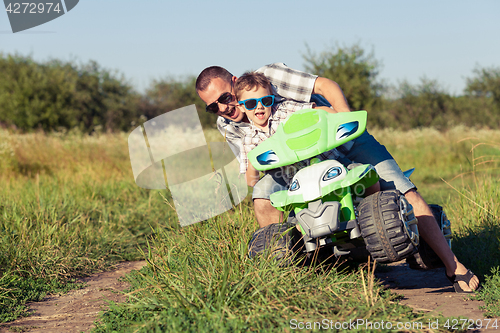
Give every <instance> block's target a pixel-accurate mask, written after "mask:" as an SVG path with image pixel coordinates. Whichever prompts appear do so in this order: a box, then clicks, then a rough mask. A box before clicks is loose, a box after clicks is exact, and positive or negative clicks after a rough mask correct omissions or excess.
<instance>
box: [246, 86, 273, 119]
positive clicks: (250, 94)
mask: <svg viewBox="0 0 500 333" xmlns="http://www.w3.org/2000/svg"><path fill="white" fill-rule="evenodd" d="M267 95H271V92H270V91H269V90H267V89H266V88H264V87H260V86H259V87H257V89H256V88H254V89H251V90H249V91H248V90H243V91H242V92H241V94H240V97H239V101H244V100H246V99H250V98H261V97H264V96H267ZM238 107H239V108H240V110H241V111H242V112H245V114H246V115H247V117H248V119H249V120H250V121H251V122H253V123H254V125H256V126H257V127H260V128H265V127H267V124H268V123H267V121H268V119H269V117H270V116H271V106H268V107H265V106H263V105H262V102H261V101H260V102H259V103H257V107H256V108H255V109H253V110H247V109H246V108H245V106H243V105H239V106H238Z"/></svg>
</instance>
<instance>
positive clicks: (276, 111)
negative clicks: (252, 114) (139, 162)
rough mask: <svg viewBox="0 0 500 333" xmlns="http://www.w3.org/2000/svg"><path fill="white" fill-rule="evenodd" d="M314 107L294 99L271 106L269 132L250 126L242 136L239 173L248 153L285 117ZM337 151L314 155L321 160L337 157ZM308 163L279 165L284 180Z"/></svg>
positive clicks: (245, 166) (242, 168)
mask: <svg viewBox="0 0 500 333" xmlns="http://www.w3.org/2000/svg"><path fill="white" fill-rule="evenodd" d="M313 107H314V103H298V102H294V101H284V102H281V103H279V104H278V105H276V104H275V105H274V106H273V108H272V113H271V116H270V117H269V121H268V129H269V132H264V131H263V130H261V129H259V128H257V127H255V126H251V129H250V131H248V132H247V133H246V135H245V136H244V137H243V150H242V152H241V154H240V173H246V171H247V168H248V153H249V152H250V151H251V150H252V149H254V148H255V147H257V146H258V145H259V144H260V143H261V142H263V141H265V140H266V139H267V138H269V137H271V135H273V134H274V133H276V130H277V129H278V125H279V124H281V123H284V122H286V119H288V117H289V116H290V115H291V114H292V113H294V112H295V111H298V110H302V109H311V108H313ZM339 155H340V154H339V153H338V152H337V150H336V149H332V150H329V151H327V152H324V153H322V154H320V155H318V156H316V157H318V158H319V159H320V160H321V161H324V160H327V159H336V158H338V157H339ZM308 165H309V160H304V161H299V162H297V163H294V164H293V165H289V166H284V167H281V170H282V175H283V178H284V179H285V181H287V182H289V181H290V180H291V179H292V178H293V176H294V175H295V173H296V172H297V170H299V169H302V168H304V167H306V166H308Z"/></svg>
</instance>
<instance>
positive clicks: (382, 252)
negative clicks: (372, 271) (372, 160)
mask: <svg viewBox="0 0 500 333" xmlns="http://www.w3.org/2000/svg"><path fill="white" fill-rule="evenodd" d="M358 213H359V219H358V221H359V227H360V229H361V236H362V237H363V239H364V241H365V244H366V249H367V250H368V252H370V255H371V256H372V258H373V259H375V260H377V261H378V262H381V263H382V262H395V261H400V260H402V259H404V258H406V257H408V256H410V255H412V254H413V253H415V252H416V251H417V249H418V229H417V225H416V218H415V215H414V214H413V207H412V206H411V205H410V204H409V203H408V201H406V199H405V197H404V196H403V195H402V194H401V193H400V192H399V191H397V190H390V191H381V192H377V193H375V194H372V195H370V196H369V197H366V198H365V199H363V201H361V203H360V204H359V206H358Z"/></svg>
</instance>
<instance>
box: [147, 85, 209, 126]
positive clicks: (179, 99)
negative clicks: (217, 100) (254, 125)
mask: <svg viewBox="0 0 500 333" xmlns="http://www.w3.org/2000/svg"><path fill="white" fill-rule="evenodd" d="M195 82H196V77H195V76H187V77H184V78H181V79H175V78H173V77H167V78H165V79H162V80H159V81H156V80H155V81H153V83H152V84H151V87H150V88H149V89H147V91H146V94H145V96H144V97H143V99H142V101H141V104H140V105H141V107H140V109H141V113H142V114H144V115H145V116H146V118H147V119H152V118H154V117H156V116H158V115H160V114H163V113H165V112H168V111H173V110H176V109H178V108H181V107H184V106H187V105H191V104H195V105H196V109H197V111H198V116H199V118H200V121H201V124H202V126H203V127H208V128H215V124H216V120H217V116H215V115H212V114H209V113H207V112H205V103H204V102H203V101H202V100H201V98H200V97H199V96H198V94H197V93H196V87H195Z"/></svg>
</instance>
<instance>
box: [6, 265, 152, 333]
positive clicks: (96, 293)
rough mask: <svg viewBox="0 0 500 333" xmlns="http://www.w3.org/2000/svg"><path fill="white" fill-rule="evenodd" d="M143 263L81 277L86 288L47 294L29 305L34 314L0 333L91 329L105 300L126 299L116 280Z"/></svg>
mask: <svg viewBox="0 0 500 333" xmlns="http://www.w3.org/2000/svg"><path fill="white" fill-rule="evenodd" d="M145 264H146V262H145V261H132V262H125V263H121V264H118V265H117V268H116V269H115V270H113V271H110V272H103V273H99V274H96V275H93V276H91V277H88V278H84V279H82V281H84V282H87V287H86V288H84V289H79V290H74V291H71V292H69V293H67V294H65V295H60V296H59V295H50V296H47V297H45V299H44V300H43V301H42V302H36V303H31V304H29V308H30V310H31V311H32V312H34V313H33V314H32V315H31V316H29V317H24V318H21V319H18V320H16V321H13V322H10V323H6V324H2V325H0V332H2V333H3V332H5V333H7V332H9V333H11V332H44V333H52V332H53V333H71V332H82V331H85V332H87V331H89V330H90V329H91V328H92V327H93V326H94V321H95V320H96V319H97V317H98V314H99V312H100V311H102V310H104V309H106V307H107V304H108V303H107V302H106V300H111V301H115V302H124V301H125V300H126V297H125V296H123V295H122V294H121V293H119V291H122V290H124V289H126V288H127V287H128V286H127V284H126V283H124V282H120V281H118V278H120V277H122V276H124V275H125V274H127V273H129V272H130V271H132V270H138V269H140V268H141V267H143V266H144V265H145Z"/></svg>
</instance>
